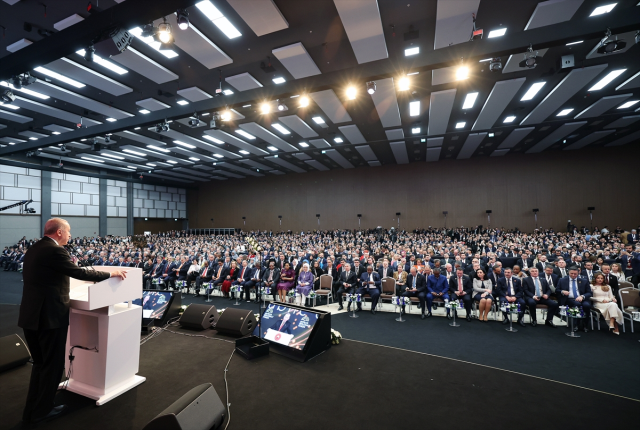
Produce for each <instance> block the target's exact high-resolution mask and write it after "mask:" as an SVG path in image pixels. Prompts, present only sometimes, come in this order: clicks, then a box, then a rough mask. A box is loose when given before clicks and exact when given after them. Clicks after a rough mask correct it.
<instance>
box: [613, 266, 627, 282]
mask: <svg viewBox="0 0 640 430" xmlns="http://www.w3.org/2000/svg"><path fill="white" fill-rule="evenodd" d="M611 276H613V277H615V278H617V279H618V283H620V282H625V281H626V280H627V278H626V276H625V274H624V271H623V270H622V266H621V265H620V264H618V263H613V264H612V265H611Z"/></svg>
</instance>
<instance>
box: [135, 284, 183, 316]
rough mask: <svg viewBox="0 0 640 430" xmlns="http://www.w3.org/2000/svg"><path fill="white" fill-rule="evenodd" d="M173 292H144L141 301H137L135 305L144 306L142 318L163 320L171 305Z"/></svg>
mask: <svg viewBox="0 0 640 430" xmlns="http://www.w3.org/2000/svg"><path fill="white" fill-rule="evenodd" d="M172 295H173V292H171V291H149V290H145V291H143V292H142V298H141V299H135V300H134V301H133V304H134V305H138V306H142V318H152V319H158V320H161V319H162V317H163V316H164V313H165V312H166V311H167V308H168V307H169V303H171V296H172Z"/></svg>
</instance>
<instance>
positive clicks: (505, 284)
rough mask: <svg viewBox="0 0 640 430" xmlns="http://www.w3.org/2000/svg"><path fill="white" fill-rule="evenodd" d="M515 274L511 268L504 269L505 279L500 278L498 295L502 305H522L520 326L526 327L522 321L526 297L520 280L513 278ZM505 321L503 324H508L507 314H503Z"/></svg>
mask: <svg viewBox="0 0 640 430" xmlns="http://www.w3.org/2000/svg"><path fill="white" fill-rule="evenodd" d="M512 274H513V272H512V271H511V269H510V268H508V267H507V268H506V269H504V278H499V279H498V283H497V284H496V288H495V289H496V295H497V296H498V299H499V300H500V305H503V304H511V303H517V304H518V303H519V304H520V312H518V324H520V325H521V326H522V327H524V322H523V321H522V317H523V316H524V306H525V301H524V296H523V293H522V284H521V283H520V279H518V278H514V277H513V276H511V275H512ZM503 316H504V320H503V321H502V324H507V323H508V322H509V319H507V313H506V312H503Z"/></svg>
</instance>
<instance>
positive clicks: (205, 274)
mask: <svg viewBox="0 0 640 430" xmlns="http://www.w3.org/2000/svg"><path fill="white" fill-rule="evenodd" d="M207 269H208V268H207V267H205V268H204V272H202V277H205V276H207Z"/></svg>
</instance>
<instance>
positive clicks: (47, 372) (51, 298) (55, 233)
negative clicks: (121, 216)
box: [18, 218, 126, 422]
mask: <svg viewBox="0 0 640 430" xmlns="http://www.w3.org/2000/svg"><path fill="white" fill-rule="evenodd" d="M44 236H45V237H43V238H42V239H41V240H39V241H38V242H37V243H36V244H34V245H33V246H32V247H31V248H29V252H28V253H26V257H25V259H24V270H23V274H22V277H23V280H24V286H23V289H22V304H21V305H20V315H19V317H18V326H19V327H22V329H23V330H24V336H25V341H26V342H27V345H28V347H29V351H30V352H31V357H32V359H33V367H32V369H31V381H30V382H29V393H28V394H27V404H26V406H25V408H24V412H23V414H22V419H23V421H25V422H38V421H43V420H45V419H50V418H53V417H55V416H58V415H59V414H60V413H61V412H62V411H63V410H64V408H65V406H64V405H61V406H54V398H55V395H56V391H57V390H58V384H59V383H60V375H62V371H63V369H64V358H65V346H66V342H67V328H68V325H69V301H70V299H69V277H72V278H74V279H81V280H84V281H94V282H100V281H103V280H105V279H108V278H109V277H118V278H120V279H124V278H125V277H126V274H125V272H122V271H115V272H113V273H111V274H110V273H108V272H97V271H93V270H85V269H83V268H80V267H78V266H76V265H75V264H73V263H72V262H71V259H70V257H69V253H68V252H67V251H66V250H65V249H64V248H63V247H62V246H64V245H66V244H67V243H68V241H69V239H70V238H71V227H70V226H69V223H68V222H67V221H65V220H63V219H61V218H52V219H50V220H49V221H47V223H46V224H45V227H44Z"/></svg>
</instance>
